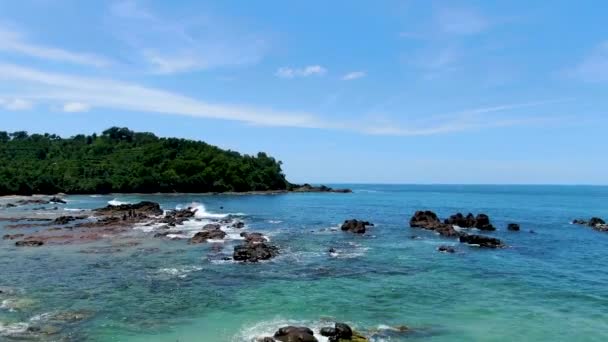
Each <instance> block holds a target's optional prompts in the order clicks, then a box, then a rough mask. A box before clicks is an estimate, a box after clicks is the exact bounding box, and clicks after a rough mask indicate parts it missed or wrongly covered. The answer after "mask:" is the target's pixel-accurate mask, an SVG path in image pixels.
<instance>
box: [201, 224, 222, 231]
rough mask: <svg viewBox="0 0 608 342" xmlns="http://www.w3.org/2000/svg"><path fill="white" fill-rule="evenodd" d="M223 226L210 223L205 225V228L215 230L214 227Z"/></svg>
mask: <svg viewBox="0 0 608 342" xmlns="http://www.w3.org/2000/svg"><path fill="white" fill-rule="evenodd" d="M220 228H221V226H220V225H219V224H217V223H209V224H206V225H204V226H203V230H214V229H220Z"/></svg>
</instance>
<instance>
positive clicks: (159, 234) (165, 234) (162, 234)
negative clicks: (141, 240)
mask: <svg viewBox="0 0 608 342" xmlns="http://www.w3.org/2000/svg"><path fill="white" fill-rule="evenodd" d="M173 234H175V235H182V234H184V232H183V231H181V230H178V231H167V232H161V233H156V234H154V237H155V238H165V237H167V235H173Z"/></svg>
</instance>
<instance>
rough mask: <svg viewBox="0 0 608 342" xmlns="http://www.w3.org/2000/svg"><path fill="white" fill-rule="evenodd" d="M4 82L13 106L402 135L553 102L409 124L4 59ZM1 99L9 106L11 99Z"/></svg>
mask: <svg viewBox="0 0 608 342" xmlns="http://www.w3.org/2000/svg"><path fill="white" fill-rule="evenodd" d="M0 80H2V81H5V82H11V86H12V88H14V89H15V93H17V94H18V96H14V98H16V99H21V100H19V101H20V102H12V103H9V105H11V106H12V107H11V108H14V109H18V108H26V106H25V105H23V104H24V103H31V101H37V102H49V103H50V104H61V105H62V108H63V110H65V111H71V112H78V111H86V110H88V109H89V108H90V107H97V108H109V109H115V110H121V111H132V112H140V113H160V114H165V115H181V116H191V117H201V118H210V119H221V120H232V121H238V122H244V123H247V124H252V125H262V126H275V127H299V128H316V129H326V130H343V131H344V130H345V131H352V132H359V133H363V134H380V135H398V136H416V135H434V134H442V133H451V132H461V131H467V130H473V129H481V128H491V127H504V126H516V125H524V124H531V123H535V122H539V121H540V120H548V119H546V118H542V117H534V116H526V117H511V116H509V115H508V113H509V111H511V110H513V109H517V108H524V107H533V106H541V105H544V104H547V103H549V102H548V101H543V102H534V103H523V104H511V105H504V106H494V107H488V108H479V109H473V110H468V111H464V112H459V113H456V114H454V115H445V116H435V117H430V118H427V119H423V120H410V121H407V122H399V121H396V122H391V121H388V120H374V119H371V120H362V119H357V118H356V117H353V118H352V119H351V120H349V121H347V122H345V121H343V120H342V121H339V122H338V121H332V120H331V119H328V118H323V117H321V116H319V115H317V114H313V113H307V112H294V111H282V110H276V109H268V108H259V107H252V106H242V105H233V104H219V103H210V102H206V101H203V100H200V99H195V98H192V97H188V96H184V95H181V94H177V93H173V92H169V91H165V90H161V89H157V88H151V87H145V86H142V85H139V84H134V83H128V82H122V81H117V80H111V79H100V78H90V77H80V76H73V75H66V74H61V73H52V72H45V71H40V70H36V69H32V68H27V67H22V66H18V65H14V64H6V63H0ZM4 98H6V97H4ZM21 101H22V102H21ZM1 103H2V105H3V106H6V105H7V103H8V102H6V101H5V102H1ZM493 112H495V113H504V114H505V115H502V116H500V117H487V116H486V115H484V114H487V113H493Z"/></svg>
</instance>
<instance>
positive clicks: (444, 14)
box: [435, 7, 490, 35]
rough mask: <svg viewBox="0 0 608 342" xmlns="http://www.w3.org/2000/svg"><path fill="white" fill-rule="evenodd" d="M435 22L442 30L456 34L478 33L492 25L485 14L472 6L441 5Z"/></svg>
mask: <svg viewBox="0 0 608 342" xmlns="http://www.w3.org/2000/svg"><path fill="white" fill-rule="evenodd" d="M435 23H436V25H437V27H438V28H439V30H440V31H441V32H443V33H447V34H454V35H472V34H477V33H480V32H483V31H485V30H486V29H487V28H488V27H489V26H490V22H489V20H488V19H487V18H486V17H485V16H484V15H483V14H481V13H480V12H478V11H476V10H474V9H470V8H446V7H441V8H439V9H437V11H436V13H435Z"/></svg>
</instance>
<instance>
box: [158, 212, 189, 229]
mask: <svg viewBox="0 0 608 342" xmlns="http://www.w3.org/2000/svg"><path fill="white" fill-rule="evenodd" d="M196 212H197V209H193V208H186V209H181V210H170V211H168V212H167V213H165V217H163V218H162V219H160V221H159V222H160V223H166V224H167V225H168V226H171V227H175V226H176V225H181V224H183V223H184V221H187V220H189V219H191V218H193V217H194V216H195V215H196Z"/></svg>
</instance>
